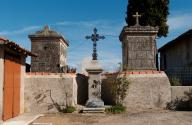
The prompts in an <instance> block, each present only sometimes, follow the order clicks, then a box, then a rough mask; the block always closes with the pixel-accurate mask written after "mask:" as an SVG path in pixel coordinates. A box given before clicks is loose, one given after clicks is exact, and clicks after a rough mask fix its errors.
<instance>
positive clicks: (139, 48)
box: [119, 13, 171, 108]
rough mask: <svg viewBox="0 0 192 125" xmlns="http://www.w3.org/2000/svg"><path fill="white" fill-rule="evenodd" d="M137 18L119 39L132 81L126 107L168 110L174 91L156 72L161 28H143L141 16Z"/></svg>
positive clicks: (160, 74)
mask: <svg viewBox="0 0 192 125" xmlns="http://www.w3.org/2000/svg"><path fill="white" fill-rule="evenodd" d="M133 16H134V17H136V24H135V25H134V26H125V27H124V28H123V30H122V32H121V34H120V36H119V38H120V41H122V54H123V56H122V57H123V60H122V62H123V71H124V72H126V73H127V74H128V75H126V77H127V79H129V81H130V87H129V90H128V93H127V97H126V98H125V105H126V107H129V108H131V107H133V108H164V107H166V103H167V102H170V101H171V89H170V82H169V79H168V77H167V76H166V74H165V73H164V72H160V73H158V72H157V71H156V70H157V68H156V64H157V62H156V53H157V47H156V40H155V39H156V36H157V33H158V29H159V28H158V27H151V26H140V25H139V17H140V15H138V13H136V15H133ZM130 72H132V74H131V73H130ZM149 72H150V73H149ZM154 72H155V73H154Z"/></svg>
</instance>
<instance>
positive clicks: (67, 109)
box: [64, 106, 76, 113]
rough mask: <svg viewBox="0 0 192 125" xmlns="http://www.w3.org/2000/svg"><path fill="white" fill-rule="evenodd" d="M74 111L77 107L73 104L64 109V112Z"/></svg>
mask: <svg viewBox="0 0 192 125" xmlns="http://www.w3.org/2000/svg"><path fill="white" fill-rule="evenodd" d="M74 111H76V108H75V107H73V106H67V107H66V108H65V109H64V112H65V113H72V112H74Z"/></svg>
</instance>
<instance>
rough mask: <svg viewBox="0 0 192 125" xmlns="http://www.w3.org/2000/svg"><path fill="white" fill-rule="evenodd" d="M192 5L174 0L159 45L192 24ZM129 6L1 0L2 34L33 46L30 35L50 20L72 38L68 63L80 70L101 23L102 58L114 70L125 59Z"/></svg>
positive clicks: (108, 0) (91, 0)
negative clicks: (123, 44) (166, 30)
mask: <svg viewBox="0 0 192 125" xmlns="http://www.w3.org/2000/svg"><path fill="white" fill-rule="evenodd" d="M191 5H192V0H170V5H169V7H170V15H169V18H168V24H169V26H170V29H169V34H168V37H167V38H161V39H158V40H157V42H158V47H161V46H162V45H164V44H165V43H166V42H168V41H170V40H172V39H174V38H176V37H177V36H178V35H180V34H181V33H183V32H185V31H187V30H189V29H190V28H192V7H191ZM126 7H127V0H1V7H0V16H1V18H0V36H3V37H6V38H8V39H10V40H13V41H16V42H17V43H18V44H20V45H21V46H23V47H25V48H27V49H29V50H30V48H31V43H30V41H29V39H28V35H29V34H32V33H34V32H35V31H37V30H40V29H42V27H43V26H44V25H46V24H48V25H50V27H51V29H53V30H55V31H57V32H59V33H61V34H62V35H63V36H64V37H65V38H66V39H68V40H69V41H70V46H69V48H68V64H69V65H71V66H73V67H77V68H78V69H79V71H80V67H81V64H82V62H85V61H86V60H89V59H91V54H92V43H91V41H88V40H86V39H85V36H86V35H90V34H91V33H92V30H93V28H94V27H97V28H98V32H99V33H100V34H102V35H105V36H106V39H105V40H102V41H100V42H99V43H98V54H99V57H98V58H99V60H100V61H101V63H102V65H103V67H104V69H105V70H108V71H112V70H115V69H116V68H117V66H118V63H119V62H121V43H120V42H119V39H118V36H119V34H120V32H121V30H122V28H123V26H124V25H125V16H126V14H125V12H126ZM28 61H29V59H28Z"/></svg>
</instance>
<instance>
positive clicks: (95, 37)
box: [85, 28, 105, 60]
mask: <svg viewBox="0 0 192 125" xmlns="http://www.w3.org/2000/svg"><path fill="white" fill-rule="evenodd" d="M85 38H86V39H91V40H92V41H93V54H92V57H93V59H92V60H97V41H99V40H100V39H105V36H100V35H99V34H97V29H96V28H94V29H93V34H92V35H91V36H86V37H85Z"/></svg>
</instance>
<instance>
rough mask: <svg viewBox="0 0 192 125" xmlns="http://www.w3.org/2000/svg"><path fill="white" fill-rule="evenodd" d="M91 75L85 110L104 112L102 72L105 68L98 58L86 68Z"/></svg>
mask: <svg viewBox="0 0 192 125" xmlns="http://www.w3.org/2000/svg"><path fill="white" fill-rule="evenodd" d="M86 71H87V72H88V75H89V80H88V83H89V85H88V100H87V103H86V108H84V112H103V111H104V102H103V100H102V99H101V84H102V83H101V73H102V71H103V69H102V68H101V67H100V65H99V62H98V61H97V60H92V61H91V64H90V66H89V67H88V68H87V69H86Z"/></svg>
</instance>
